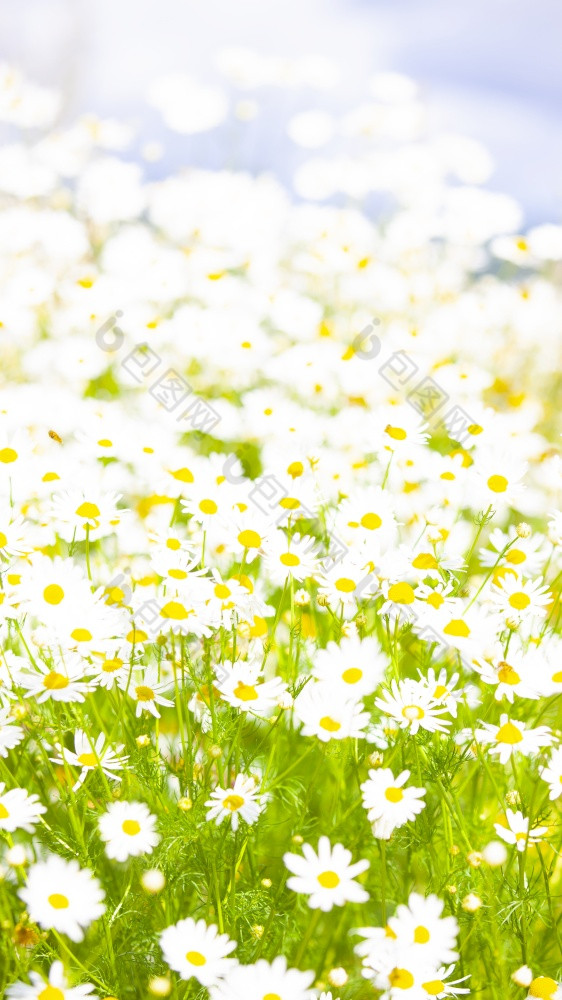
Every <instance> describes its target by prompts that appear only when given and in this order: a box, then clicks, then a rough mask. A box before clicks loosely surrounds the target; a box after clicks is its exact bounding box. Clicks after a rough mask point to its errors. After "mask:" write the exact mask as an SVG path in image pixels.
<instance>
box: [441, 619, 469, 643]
mask: <svg viewBox="0 0 562 1000" xmlns="http://www.w3.org/2000/svg"><path fill="white" fill-rule="evenodd" d="M443 632H444V633H445V635H456V636H457V637H458V638H460V639H467V638H468V636H469V635H470V629H469V627H468V625H467V624H466V622H465V621H463V620H462V618H453V620H452V621H450V622H449V624H448V625H445V628H444V629H443Z"/></svg>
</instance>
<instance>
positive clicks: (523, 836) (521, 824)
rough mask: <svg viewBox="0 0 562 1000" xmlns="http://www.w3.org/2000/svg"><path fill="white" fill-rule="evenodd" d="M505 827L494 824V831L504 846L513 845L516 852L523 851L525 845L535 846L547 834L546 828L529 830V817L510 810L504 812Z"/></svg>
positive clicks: (538, 827)
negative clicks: (503, 841) (504, 843)
mask: <svg viewBox="0 0 562 1000" xmlns="http://www.w3.org/2000/svg"><path fill="white" fill-rule="evenodd" d="M505 815H506V820H507V826H504V824H503V823H494V829H495V831H496V833H497V835H498V837H501V839H502V840H505V842H506V844H515V846H516V848H517V850H518V851H524V850H525V849H526V847H527V845H528V844H529V845H531V844H536V843H537V842H538V841H540V840H542V838H543V837H544V835H545V834H546V833H548V827H547V826H535V827H533V829H532V830H529V817H528V816H524V815H523V813H522V812H521V811H520V810H517V812H513V810H512V809H506V811H505Z"/></svg>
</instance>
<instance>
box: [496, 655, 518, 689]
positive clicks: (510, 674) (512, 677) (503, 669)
mask: <svg viewBox="0 0 562 1000" xmlns="http://www.w3.org/2000/svg"><path fill="white" fill-rule="evenodd" d="M498 680H500V681H501V682H502V684H519V681H520V680H521V678H520V676H519V674H518V673H517V671H516V670H514V669H513V667H512V666H511V665H510V664H509V663H506V662H505V660H502V662H501V663H500V669H499V670H498Z"/></svg>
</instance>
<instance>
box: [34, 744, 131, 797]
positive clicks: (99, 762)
mask: <svg viewBox="0 0 562 1000" xmlns="http://www.w3.org/2000/svg"><path fill="white" fill-rule="evenodd" d="M55 749H56V750H57V751H58V755H57V756H55V757H51V760H52V761H53V762H54V763H55V764H64V763H67V764H70V765H71V767H77V768H80V776H79V778H78V780H77V781H76V782H75V784H74V787H73V790H74V791H76V790H77V789H78V788H80V787H81V785H82V784H83V783H84V781H85V779H86V777H87V775H88V773H89V772H90V771H96V770H97V769H98V768H100V769H101V770H102V771H103V773H104V774H105V776H106V777H107V778H110V779H111V780H112V781H121V778H120V776H119V775H118V774H116V773H115V772H116V771H121V770H122V769H123V767H124V766H125V764H126V763H127V761H128V759H129V758H128V756H127V755H126V754H125V755H123V754H122V750H123V749H124V747H123V744H122V743H120V744H118V745H117V746H115V748H113V747H112V746H111V744H110V743H108V742H106V736H105V734H104V733H100V734H99V736H98V737H97V738H96V740H95V741H94V740H93V738H92V737H90V736H88V734H87V733H85V732H84V730H83V729H77V730H76V732H75V733H74V750H69V749H68V748H67V747H65V746H64V745H63V744H61V743H55Z"/></svg>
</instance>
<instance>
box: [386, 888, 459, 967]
mask: <svg viewBox="0 0 562 1000" xmlns="http://www.w3.org/2000/svg"><path fill="white" fill-rule="evenodd" d="M443 909H444V903H443V901H442V900H441V899H439V897H438V896H435V895H434V894H430V895H429V896H422V895H420V893H418V892H412V893H410V896H409V899H408V903H407V904H404V903H401V904H400V905H399V906H398V907H397V909H396V913H395V915H394V916H393V917H389V920H388V926H389V927H390V929H391V931H392V933H393V934H395V935H396V939H397V941H398V942H399V943H400V945H404V946H406V948H407V949H408V951H409V953H410V954H411V955H412V958H414V959H415V961H416V962H418V963H424V964H426V965H428V964H429V965H441V963H442V962H454V961H456V959H457V958H458V957H459V956H458V952H457V950H456V944H457V936H458V933H459V925H458V923H457V921H456V919H455V917H451V916H447V917H444V916H443Z"/></svg>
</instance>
